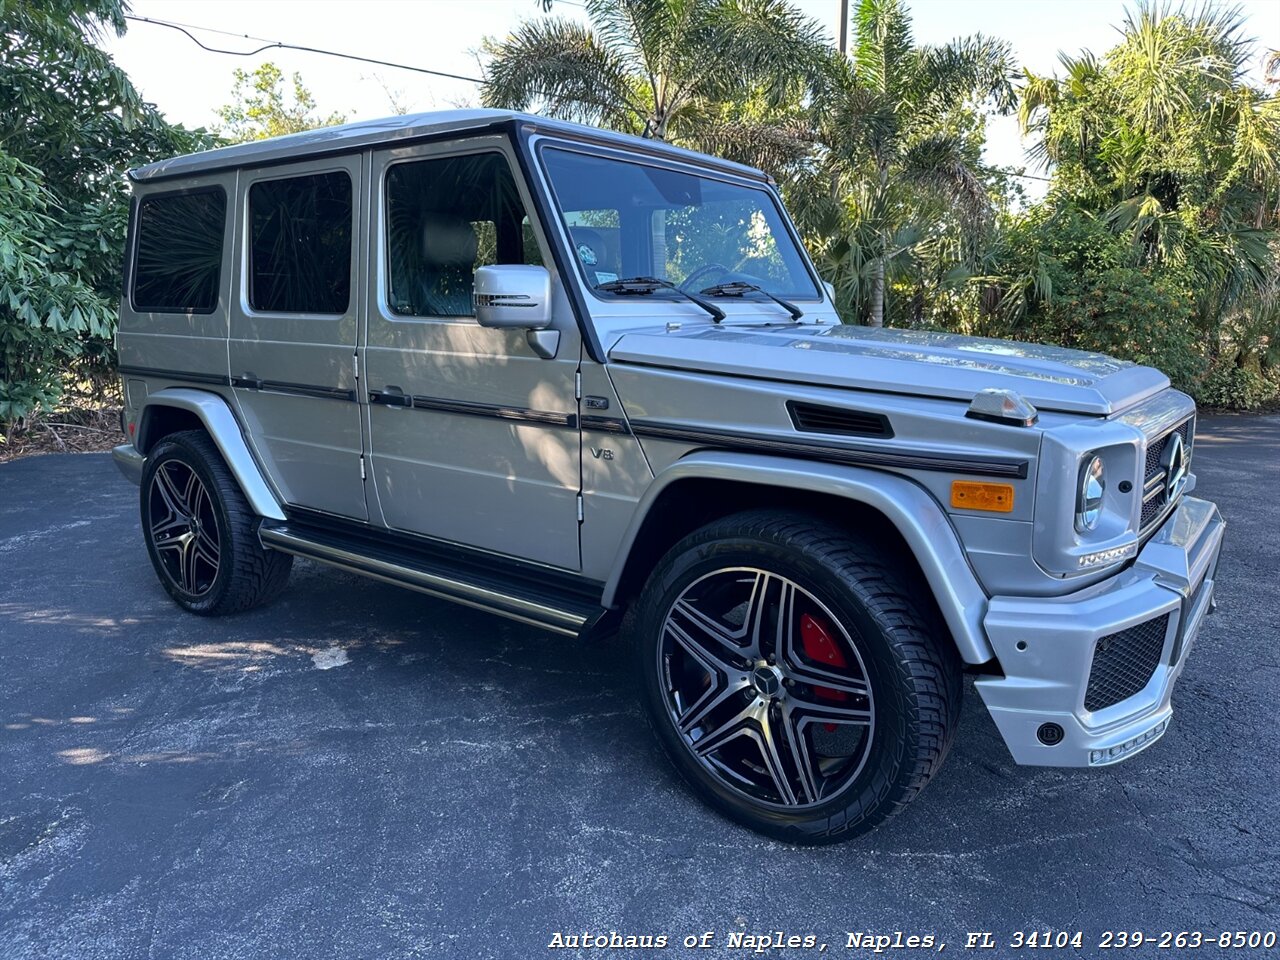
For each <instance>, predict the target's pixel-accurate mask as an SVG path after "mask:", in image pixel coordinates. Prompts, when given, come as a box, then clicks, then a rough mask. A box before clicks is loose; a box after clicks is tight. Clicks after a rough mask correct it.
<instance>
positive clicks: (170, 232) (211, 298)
mask: <svg viewBox="0 0 1280 960" xmlns="http://www.w3.org/2000/svg"><path fill="white" fill-rule="evenodd" d="M226 214H227V196H226V194H225V193H223V192H222V191H221V190H201V191H199V192H197V193H182V194H171V195H169V196H167V197H148V198H146V199H145V200H143V201H142V203H141V204H140V205H139V206H138V221H137V231H138V244H137V259H136V260H135V261H134V267H133V309H134V310H138V311H144V312H145V311H152V312H156V313H187V312H202V313H208V312H209V311H211V310H212V309H213V308H214V307H215V306H217V304H218V278H219V277H220V276H221V275H222V234H223V229H224V225H225V222H226Z"/></svg>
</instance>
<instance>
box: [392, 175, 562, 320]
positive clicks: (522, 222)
mask: <svg viewBox="0 0 1280 960" xmlns="http://www.w3.org/2000/svg"><path fill="white" fill-rule="evenodd" d="M387 260H388V263H387V277H388V282H387V302H388V304H389V306H390V307H391V310H392V312H394V313H397V314H400V315H401V316H410V317H469V316H474V314H475V309H474V307H473V306H472V303H471V293H472V290H473V288H474V286H475V279H474V278H475V272H476V268H477V267H484V266H490V265H493V264H496V263H532V264H541V263H542V255H541V253H540V252H539V248H538V243H537V240H536V238H535V237H534V234H533V229H532V227H531V226H530V225H529V219H528V217H527V216H526V215H525V209H524V204H523V203H522V202H521V200H520V193H519V191H518V190H517V189H516V182H515V179H514V178H513V177H512V175H511V169H510V167H509V166H508V165H507V161H506V159H505V158H504V157H503V156H502V155H501V154H498V153H481V154H474V155H471V156H464V157H441V158H438V159H433V160H414V161H409V162H405V163H398V164H396V165H395V166H393V167H391V169H390V170H389V171H388V172H387Z"/></svg>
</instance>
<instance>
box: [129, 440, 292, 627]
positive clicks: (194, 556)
mask: <svg viewBox="0 0 1280 960" xmlns="http://www.w3.org/2000/svg"><path fill="white" fill-rule="evenodd" d="M140 506H141V512H142V535H143V539H144V540H146V543H147V554H148V555H149V556H150V557H151V565H152V566H153V567H154V568H155V571H156V576H158V577H159V578H160V582H161V584H163V585H164V588H165V590H167V591H168V593H169V596H171V597H172V598H173V600H174V602H175V603H177V604H178V606H180V607H182V608H183V609H184V610H188V611H190V612H191V613H197V614H200V615H201V616H208V617H216V616H222V615H224V614H228V613H238V612H239V611H241V610H248V609H250V608H252V607H256V606H259V605H260V604H263V603H266V602H267V601H268V600H270V599H272V598H273V597H274V596H275V595H276V594H278V593H279V592H280V591H281V590H282V589H284V586H285V584H286V583H287V582H288V579H289V570H290V568H291V567H292V566H293V557H292V556H291V555H289V554H286V553H279V552H277V551H274V550H265V549H263V547H262V545H261V543H260V542H259V541H258V525H259V523H260V518H259V517H258V516H257V515H256V514H255V513H254V512H253V510H252V508H250V506H249V503H248V501H247V500H245V497H244V494H243V493H242V492H241V490H240V486H239V484H238V483H237V482H236V479H235V477H234V476H232V474H231V471H230V470H229V469H228V468H227V465H226V463H225V462H224V461H223V459H222V455H221V454H220V453H219V452H218V448H217V446H215V445H214V443H213V441H212V440H211V439H210V438H209V436H208V434H206V433H204V432H203V431H200V430H188V431H184V432H182V433H174V434H170V435H169V436H167V437H165V438H164V439H163V440H161V441H160V442H159V443H158V444H157V445H156V446H155V448H154V449H153V450H152V451H151V453H150V455H148V457H147V461H146V467H145V469H144V470H143V473H142V484H141V491H140Z"/></svg>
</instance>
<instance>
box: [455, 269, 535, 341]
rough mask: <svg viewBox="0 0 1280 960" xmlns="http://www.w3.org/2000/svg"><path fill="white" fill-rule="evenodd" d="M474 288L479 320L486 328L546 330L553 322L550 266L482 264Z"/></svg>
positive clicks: (477, 318) (477, 272) (477, 319)
mask: <svg viewBox="0 0 1280 960" xmlns="http://www.w3.org/2000/svg"><path fill="white" fill-rule="evenodd" d="M474 290H475V292H474V294H473V296H474V298H475V309H476V321H477V322H478V323H479V324H480V326H482V327H502V328H506V329H511V328H515V329H523V330H545V329H546V328H547V327H549V326H550V325H551V274H550V273H549V272H548V271H547V268H546V267H537V266H531V265H525V264H516V263H501V264H496V265H495V266H491V267H481V268H480V269H478V270H477V271H476V277H475V288H474Z"/></svg>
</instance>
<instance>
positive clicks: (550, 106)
mask: <svg viewBox="0 0 1280 960" xmlns="http://www.w3.org/2000/svg"><path fill="white" fill-rule="evenodd" d="M585 6H586V11H587V16H588V18H589V19H590V21H591V23H590V26H584V25H582V24H580V23H577V22H575V21H572V20H568V19H564V18H560V17H550V18H541V19H537V20H528V21H525V22H523V23H521V24H520V25H519V26H518V27H516V29H515V30H514V31H512V33H511V34H510V35H509V36H507V37H506V38H505V39H504V40H502V41H499V42H494V41H489V42H487V43H486V45H485V52H486V53H487V54H488V58H489V59H488V62H487V67H486V76H485V86H484V88H483V91H482V94H481V98H482V100H483V102H484V104H485V105H486V106H490V107H502V108H507V109H536V110H537V111H539V112H541V113H545V114H548V115H550V116H556V117H560V118H562V119H567V120H578V121H581V122H585V123H593V124H597V125H601V126H608V127H612V128H614V129H618V130H623V131H626V132H629V133H635V134H639V135H641V136H646V137H653V138H656V139H660V140H671V139H675V140H689V139H691V138H693V139H696V138H698V137H699V136H700V135H702V134H704V133H708V132H714V131H715V130H716V128H717V126H718V125H719V124H720V123H722V122H723V120H724V111H723V106H724V105H725V104H728V103H732V102H736V101H739V100H742V99H749V98H758V99H762V100H763V101H764V102H765V103H781V102H783V101H785V100H786V99H788V98H790V99H791V100H793V101H794V100H795V99H796V98H797V96H798V91H799V90H800V89H802V88H801V84H802V82H803V80H804V78H805V76H806V71H808V70H811V69H812V67H813V66H814V65H815V64H816V63H818V61H819V60H820V58H821V51H822V50H823V48H824V46H825V43H826V41H825V38H824V37H823V36H822V32H821V30H820V29H819V28H818V26H817V25H816V24H814V23H813V22H812V21H810V20H808V19H807V18H805V17H803V16H802V15H800V14H799V13H798V12H797V11H796V10H795V9H794V8H792V7H791V6H790V5H789V4H788V3H786V2H785V0H586V4H585ZM720 133H721V134H722V135H723V131H720Z"/></svg>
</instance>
